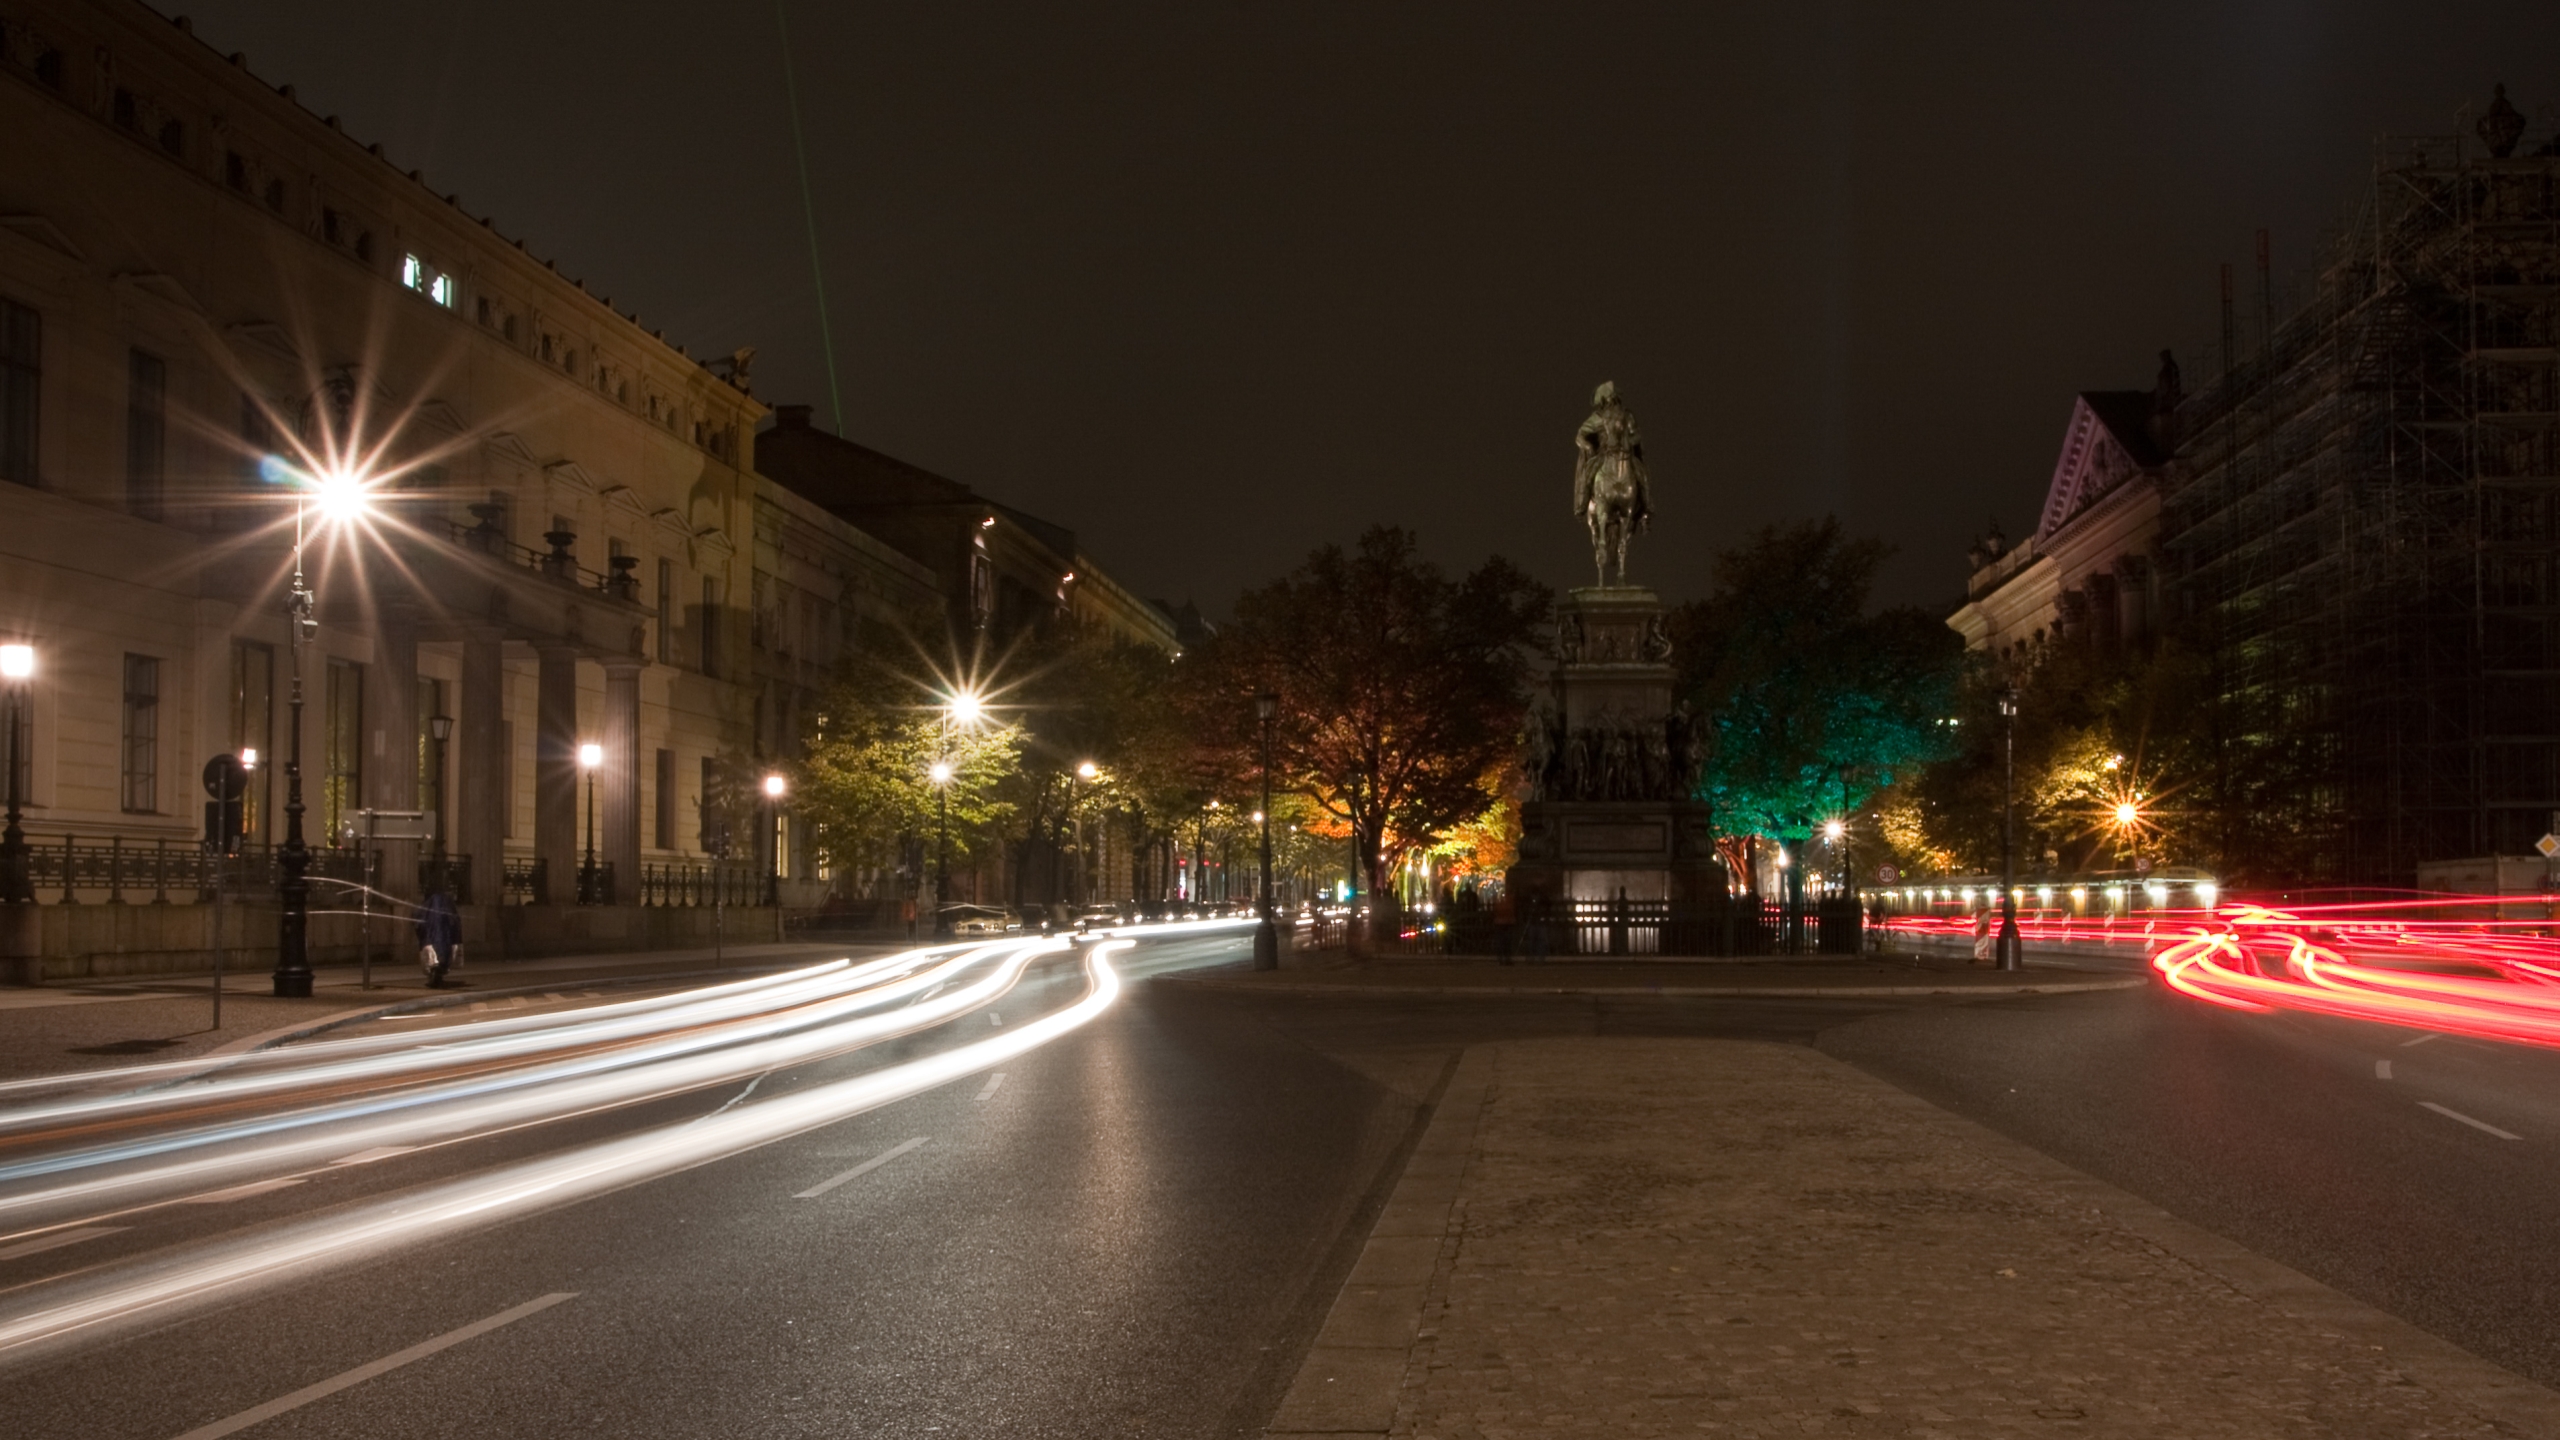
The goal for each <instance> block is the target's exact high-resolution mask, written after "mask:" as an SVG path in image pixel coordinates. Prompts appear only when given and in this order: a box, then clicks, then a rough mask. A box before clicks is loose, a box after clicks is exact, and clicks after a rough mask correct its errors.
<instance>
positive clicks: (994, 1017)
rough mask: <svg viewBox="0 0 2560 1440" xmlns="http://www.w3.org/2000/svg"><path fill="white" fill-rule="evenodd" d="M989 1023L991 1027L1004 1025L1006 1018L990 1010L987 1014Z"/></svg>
mask: <svg viewBox="0 0 2560 1440" xmlns="http://www.w3.org/2000/svg"><path fill="white" fill-rule="evenodd" d="M987 1023H988V1024H990V1025H1001V1024H1003V1023H1004V1017H1003V1016H1001V1015H999V1014H997V1013H996V1012H994V1011H993V1010H990V1011H988V1012H987Z"/></svg>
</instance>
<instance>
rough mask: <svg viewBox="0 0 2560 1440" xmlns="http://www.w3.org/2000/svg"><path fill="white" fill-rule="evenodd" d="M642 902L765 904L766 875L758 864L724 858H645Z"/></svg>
mask: <svg viewBox="0 0 2560 1440" xmlns="http://www.w3.org/2000/svg"><path fill="white" fill-rule="evenodd" d="M640 903H641V904H643V905H653V906H658V907H660V908H663V909H698V908H701V907H704V906H709V905H763V904H766V903H768V902H767V898H766V877H765V875H764V873H763V872H762V871H761V870H759V869H758V868H757V867H756V866H754V865H752V864H748V863H744V862H734V861H722V860H644V861H642V862H641V864H640Z"/></svg>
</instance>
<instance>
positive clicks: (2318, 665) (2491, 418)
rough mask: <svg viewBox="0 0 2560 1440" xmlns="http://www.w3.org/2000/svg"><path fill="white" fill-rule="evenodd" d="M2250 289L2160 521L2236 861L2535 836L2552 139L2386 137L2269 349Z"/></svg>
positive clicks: (2551, 739)
mask: <svg viewBox="0 0 2560 1440" xmlns="http://www.w3.org/2000/svg"><path fill="white" fill-rule="evenodd" d="M2507 113H2508V114H2510V115H2512V114H2513V112H2512V111H2509V112H2507ZM2490 128H2491V127H2488V126H2485V125H2484V127H2483V130H2484V135H2485V136H2486V139H2488V140H2495V139H2496V138H2498V137H2497V136H2496V135H2494V134H2488V133H2487V132H2488V131H2489V130H2490ZM2536 142H2539V143H2536ZM2262 267H2263V260H2262ZM2229 299H2230V295H2229V288H2228V285H2227V284H2226V287H2225V316H2226V319H2225V327H2224V329H2225V335H2226V344H2225V364H2224V368H2223V373H2222V374H2221V375H2219V376H2217V377H2215V378H2214V379H2213V380H2212V381H2211V382H2209V383H2207V384H2206V385H2204V386H2201V387H2199V388H2198V389H2197V390H2196V391H2195V392H2193V393H2192V394H2191V395H2190V396H2189V397H2188V399H2187V401H2186V403H2185V404H2184V405H2182V406H2181V407H2180V410H2179V414H2178V423H2179V437H2180V445H2179V453H2178V457H2177V463H2176V464H2175V465H2174V466H2172V467H2171V469H2170V472H2169V474H2168V475H2167V477H2166V480H2165V483H2164V487H2163V497H2162V535H2161V550H2162V554H2163V556H2164V558H2165V560H2166V563H2167V565H2168V569H2169V576H2168V583H2169V586H2170V589H2171V592H2172V595H2173V597H2174V598H2173V601H2172V603H2173V605H2174V606H2175V607H2176V609H2177V612H2178V614H2179V617H2180V620H2181V623H2182V627H2183V628H2184V630H2185V631H2186V633H2187V634H2188V635H2190V636H2191V637H2192V638H2193V640H2194V643H2195V644H2196V645H2197V647H2198V649H2199V650H2200V651H2201V652H2202V654H2203V655H2204V656H2205V657H2206V658H2207V661H2208V663H2209V666H2210V671H2211V685H2210V688H2211V691H2212V693H2213V695H2214V697H2215V698H2214V705H2215V711H2214V714H2213V716H2212V717H2211V718H2212V722H2213V727H2214V738H2215V751H2216V754H2217V757H2218V759H2217V768H2218V771H2219V773H2217V774H2216V775H2215V776H2213V777H2212V783H2213V784H2214V786H2215V788H2216V791H2217V793H2218V794H2219V795H2220V796H2221V797H2222V802H2223V803H2222V804H2221V805H2220V806H2219V807H2218V809H2219V811H2220V812H2221V813H2222V814H2223V815H2225V816H2227V817H2230V819H2229V820H2228V821H2227V823H2226V833H2225V834H2223V835H2220V836H2218V837H2216V839H2217V841H2218V843H2219V848H2220V849H2221V850H2222V852H2223V854H2224V855H2225V857H2226V863H2227V864H2229V865H2231V866H2233V867H2234V868H2235V869H2237V870H2240V871H2245V872H2250V873H2258V874H2266V875H2283V876H2288V877H2291V878H2297V879H2301V880H2306V881H2325V882H2330V883H2339V884H2406V883H2408V881H2409V879H2410V877H2411V875H2412V873H2413V871H2414V869H2415V866H2416V864H2417V863H2418V862H2419V861H2422V860H2432V859H2443V858H2449V857H2455V856H2476V855H2488V854H2500V853H2522V852H2523V851H2524V850H2526V849H2528V848H2529V847H2530V846H2531V845H2532V843H2533V841H2534V840H2535V839H2536V837H2538V836H2539V835H2541V834H2542V833H2544V831H2545V830H2546V829H2547V828H2549V827H2550V826H2551V825H2552V822H2553V819H2554V816H2555V814H2560V349H2555V343H2560V323H2556V322H2560V136H2549V135H2541V134H2528V135H2524V136H2523V137H2521V140H2518V139H2517V138H2516V137H2515V135H2514V133H2513V131H2509V132H2507V143H2506V144H2504V145H2503V146H2498V145H2493V144H2489V143H2484V140H2478V139H2472V138H2469V137H2463V136H2441V137H2427V138H2423V139H2415V140H2411V139H2399V140H2393V141H2387V142H2385V143H2384V145H2383V147H2382V150H2381V153H2380V155H2379V157H2378V159H2377V161H2376V164H2375V166H2374V171H2373V181H2372V186H2371V189H2370V191H2369V193H2368V194H2367V195H2366V197H2365V198H2364V202H2363V204H2362V205H2361V207H2360V209H2359V212H2358V214H2357V216H2356V218H2355V221H2354V223H2352V224H2351V225H2350V226H2349V227H2348V228H2347V230H2346V231H2345V233H2344V234H2343V235H2342V236H2341V237H2340V238H2339V240H2338V241H2337V242H2336V244H2335V245H2334V246H2333V247H2332V248H2331V250H2330V253H2329V255H2328V257H2327V259H2326V261H2325V263H2324V264H2323V265H2322V266H2321V268H2320V271H2319V273H2318V275H2317V278H2316V283H2315V284H2314V285H2313V287H2312V290H2311V294H2310V297H2309V299H2308V300H2307V302H2306V303H2305V304H2304V305H2302V306H2301V307H2300V308H2299V309H2297V310H2296V311H2295V312H2294V313H2293V314H2291V315H2290V316H2289V317H2287V318H2286V319H2284V320H2283V321H2282V322H2281V323H2273V322H2272V319H2271V321H2270V323H2269V325H2268V327H2267V331H2268V333H2267V334H2266V335H2265V337H2264V343H2262V344H2261V345H2260V346H2259V347H2258V350H2257V353H2255V354H2254V355H2250V356H2246V357H2240V356H2236V355H2234V354H2232V351H2233V350H2234V349H2236V348H2237V347H2236V346H2235V345H2233V344H2232V343H2231V341H2230V339H2229V338H2228V337H2229V336H2230V333H2231V325H2230V323H2229V318H2228V317H2229Z"/></svg>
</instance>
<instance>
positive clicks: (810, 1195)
mask: <svg viewBox="0 0 2560 1440" xmlns="http://www.w3.org/2000/svg"><path fill="white" fill-rule="evenodd" d="M932 1138H933V1137H932V1136H930V1135H919V1136H917V1137H916V1138H914V1139H913V1140H908V1141H905V1142H903V1143H901V1144H897V1145H892V1146H890V1147H889V1148H888V1149H886V1150H883V1151H881V1152H880V1153H879V1154H877V1155H874V1156H872V1157H871V1158H870V1159H868V1160H865V1161H863V1162H862V1163H861V1164H859V1165H856V1166H854V1167H853V1168H852V1169H850V1170H847V1171H846V1172H844V1173H843V1174H841V1175H830V1176H828V1177H827V1178H826V1179H824V1180H821V1181H819V1182H818V1183H817V1184H815V1185H812V1186H810V1187H809V1188H808V1189H806V1190H803V1191H801V1192H800V1193H799V1194H797V1195H794V1196H792V1197H791V1198H792V1199H794V1200H815V1199H817V1198H818V1197H819V1196H821V1195H824V1194H826V1193H827V1192H828V1191H830V1190H833V1189H834V1188H836V1187H837V1186H839V1185H841V1184H843V1183H844V1182H846V1181H847V1180H859V1179H861V1178H862V1177H863V1176H865V1175H868V1174H870V1173H871V1172H872V1171H874V1170H877V1169H879V1168H880V1167H881V1166H883V1165H886V1164H888V1163H889V1162H890V1161H892V1160H895V1159H897V1158H898V1157H899V1156H901V1155H904V1154H906V1153H907V1152H908V1151H910V1150H913V1149H914V1148H916V1147H917V1146H919V1145H921V1144H923V1143H924V1142H926V1141H927V1140H930V1139H932Z"/></svg>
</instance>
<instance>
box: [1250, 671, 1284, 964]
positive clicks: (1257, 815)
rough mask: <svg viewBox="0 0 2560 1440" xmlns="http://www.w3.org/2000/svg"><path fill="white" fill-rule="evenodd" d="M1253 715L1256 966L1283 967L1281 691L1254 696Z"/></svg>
mask: <svg viewBox="0 0 2560 1440" xmlns="http://www.w3.org/2000/svg"><path fill="white" fill-rule="evenodd" d="M1253 714H1254V718H1255V719H1257V720H1260V721H1261V722H1262V808H1261V809H1259V810H1256V811H1254V812H1253V823H1254V824H1256V825H1258V826H1260V827H1261V829H1262V874H1261V875H1260V877H1259V882H1258V884H1257V885H1256V886H1255V889H1256V891H1257V893H1256V894H1255V896H1254V906H1253V908H1254V910H1255V912H1256V914H1257V918H1256V919H1255V921H1254V926H1253V968H1254V969H1256V970H1277V969H1279V968H1280V923H1279V921H1277V920H1276V919H1274V918H1272V914H1271V726H1272V722H1274V721H1276V720H1278V719H1279V718H1280V694H1279V692H1278V691H1276V690H1265V691H1263V692H1262V693H1261V694H1259V695H1256V696H1254V697H1253Z"/></svg>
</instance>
